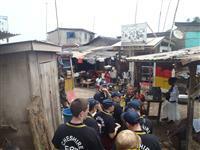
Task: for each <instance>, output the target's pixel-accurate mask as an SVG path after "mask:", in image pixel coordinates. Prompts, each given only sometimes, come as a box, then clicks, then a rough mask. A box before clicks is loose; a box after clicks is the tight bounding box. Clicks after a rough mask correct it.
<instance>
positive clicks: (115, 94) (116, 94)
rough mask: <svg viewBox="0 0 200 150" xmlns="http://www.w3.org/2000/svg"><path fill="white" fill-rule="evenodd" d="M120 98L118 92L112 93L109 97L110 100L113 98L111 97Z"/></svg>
mask: <svg viewBox="0 0 200 150" xmlns="http://www.w3.org/2000/svg"><path fill="white" fill-rule="evenodd" d="M120 96H122V94H121V93H119V92H113V93H112V94H111V97H112V98H113V97H120Z"/></svg>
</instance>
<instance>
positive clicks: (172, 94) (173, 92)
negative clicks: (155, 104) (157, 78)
mask: <svg viewBox="0 0 200 150" xmlns="http://www.w3.org/2000/svg"><path fill="white" fill-rule="evenodd" d="M176 81H177V78H176V77H171V78H169V80H168V83H169V85H171V87H170V89H169V91H168V92H167V93H166V99H167V100H168V102H167V104H166V108H165V110H164V111H166V115H167V119H168V123H172V122H175V121H178V120H180V112H179V110H178V95H179V90H178V87H177V85H176Z"/></svg>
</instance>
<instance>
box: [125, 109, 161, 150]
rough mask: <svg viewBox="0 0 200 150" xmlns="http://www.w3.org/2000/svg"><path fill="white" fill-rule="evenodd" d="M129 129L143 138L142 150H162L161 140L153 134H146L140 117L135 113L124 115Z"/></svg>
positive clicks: (129, 112)
mask: <svg viewBox="0 0 200 150" xmlns="http://www.w3.org/2000/svg"><path fill="white" fill-rule="evenodd" d="M122 118H123V120H124V121H125V124H126V126H127V128H128V129H129V130H131V131H134V132H135V133H136V134H137V135H139V136H140V138H141V141H142V143H141V145H140V150H147V149H148V150H161V147H160V143H159V139H158V138H157V137H156V136H155V135H153V134H146V132H145V131H143V130H142V128H141V125H140V123H139V122H140V116H139V114H138V113H137V112H135V111H128V112H125V113H123V114H122Z"/></svg>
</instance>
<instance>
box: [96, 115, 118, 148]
mask: <svg viewBox="0 0 200 150" xmlns="http://www.w3.org/2000/svg"><path fill="white" fill-rule="evenodd" d="M94 118H95V119H96V120H97V122H98V123H99V124H100V126H101V127H100V137H101V142H102V144H103V146H104V148H105V150H110V149H111V148H112V146H113V144H114V139H111V138H110V136H109V134H110V133H114V132H115V126H116V125H115V121H114V118H113V117H112V115H111V114H109V113H107V112H104V111H102V112H98V113H97V114H96V115H95V116H94Z"/></svg>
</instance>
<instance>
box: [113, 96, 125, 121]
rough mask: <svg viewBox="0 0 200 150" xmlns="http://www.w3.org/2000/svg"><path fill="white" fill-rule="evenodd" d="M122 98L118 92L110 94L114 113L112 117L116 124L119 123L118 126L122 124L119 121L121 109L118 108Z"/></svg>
mask: <svg viewBox="0 0 200 150" xmlns="http://www.w3.org/2000/svg"><path fill="white" fill-rule="evenodd" d="M121 96H122V94H121V93H119V92H113V93H112V94H111V98H112V100H113V101H114V112H113V117H114V119H115V122H116V123H119V124H120V125H121V124H122V121H121V114H122V113H123V108H122V107H121V106H120V101H121V99H120V97H121Z"/></svg>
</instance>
